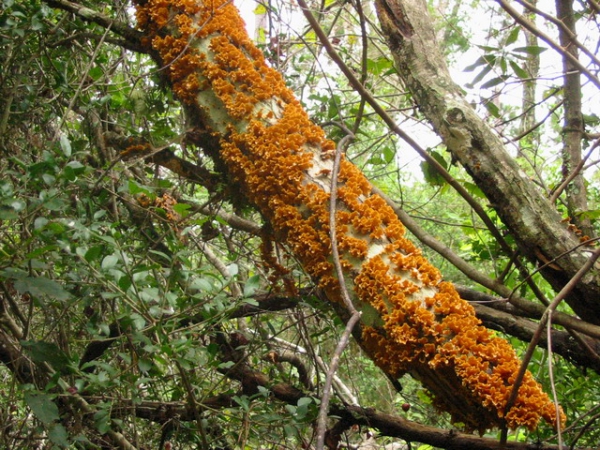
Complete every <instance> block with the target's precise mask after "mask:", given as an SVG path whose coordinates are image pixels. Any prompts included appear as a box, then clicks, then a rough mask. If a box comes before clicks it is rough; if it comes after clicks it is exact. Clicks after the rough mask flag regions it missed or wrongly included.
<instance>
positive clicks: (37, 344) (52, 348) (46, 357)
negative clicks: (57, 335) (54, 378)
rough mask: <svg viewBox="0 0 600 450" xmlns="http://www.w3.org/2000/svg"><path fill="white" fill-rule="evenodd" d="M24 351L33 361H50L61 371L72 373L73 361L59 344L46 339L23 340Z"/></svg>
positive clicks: (39, 362) (49, 362)
mask: <svg viewBox="0 0 600 450" xmlns="http://www.w3.org/2000/svg"><path fill="white" fill-rule="evenodd" d="M21 346H22V347H23V351H24V352H25V354H26V355H27V356H29V357H30V358H31V359H32V360H33V362H35V363H38V364H41V363H48V364H50V365H51V366H52V368H54V370H56V371H57V372H60V373H71V372H72V370H71V361H70V360H69V357H68V356H67V355H66V353H65V352H63V351H62V350H61V349H60V348H58V346H57V345H56V344H54V343H52V342H45V341H21Z"/></svg>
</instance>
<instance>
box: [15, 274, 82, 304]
mask: <svg viewBox="0 0 600 450" xmlns="http://www.w3.org/2000/svg"><path fill="white" fill-rule="evenodd" d="M15 288H16V289H17V290H18V291H19V292H21V293H24V292H29V293H30V294H31V295H34V296H36V297H39V296H42V295H46V296H48V297H50V298H53V299H55V300H59V301H65V300H68V299H69V298H70V297H71V294H69V292H67V291H66V290H65V289H63V287H62V286H61V285H60V284H58V283H57V282H56V281H54V280H51V279H49V278H46V277H23V278H21V279H19V280H17V281H15Z"/></svg>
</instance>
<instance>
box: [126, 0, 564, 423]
mask: <svg viewBox="0 0 600 450" xmlns="http://www.w3.org/2000/svg"><path fill="white" fill-rule="evenodd" d="M137 17H138V22H139V26H140V27H141V29H142V30H143V31H144V33H145V36H146V37H145V38H144V39H143V41H144V42H145V44H146V45H147V46H148V47H149V50H150V51H151V53H152V54H153V55H154V58H155V59H156V61H157V63H158V65H159V66H160V67H162V68H164V72H165V73H166V74H167V77H168V79H169V82H170V83H171V86H172V88H173V91H174V92H175V94H176V95H177V96H178V97H179V99H180V100H181V101H182V102H183V103H184V105H185V107H186V110H187V114H188V120H189V123H190V127H192V128H195V131H196V132H197V133H196V135H199V136H200V135H203V136H207V138H208V139H209V140H210V141H211V148H214V144H215V143H218V147H219V148H220V150H219V151H218V152H215V154H213V155H212V156H213V157H214V158H215V159H216V162H217V165H218V166H219V167H222V168H223V169H224V170H225V171H226V173H227V175H228V177H229V178H230V180H231V181H232V183H234V184H235V185H236V186H237V187H238V189H239V190H240V192H241V194H242V195H243V196H244V197H245V199H247V200H248V201H249V202H250V203H251V204H252V205H253V206H254V207H256V208H257V209H258V210H259V211H260V212H261V214H262V215H263V217H264V219H265V220H266V221H267V222H268V223H269V224H270V226H271V227H272V229H273V230H274V233H275V236H276V237H277V239H278V240H280V241H281V242H282V243H284V244H285V245H286V246H287V247H288V248H289V249H290V250H291V251H292V252H293V253H294V255H295V256H296V257H297V258H298V260H299V261H300V262H301V263H302V265H303V266H304V269H305V270H306V271H307V273H309V274H310V276H311V277H312V278H313V279H314V280H315V282H317V283H318V284H319V286H320V287H321V288H322V289H323V290H324V291H325V292H326V294H327V298H328V299H329V300H330V301H331V302H334V303H335V304H337V307H338V308H340V305H342V304H343V302H342V301H341V299H340V289H339V282H340V281H339V280H338V279H337V278H336V276H335V271H334V264H333V261H332V256H331V254H332V252H331V240H330V223H329V205H330V201H329V200H330V192H331V188H330V186H331V174H332V170H333V157H334V155H335V144H334V143H333V142H331V141H328V140H327V139H325V136H324V132H323V131H322V130H321V129H320V128H319V127H317V126H315V125H314V124H312V123H311V122H310V121H309V119H308V116H307V114H306V113H305V111H304V110H303V109H302V107H301V105H300V103H299V102H298V101H297V100H296V99H295V98H294V96H293V94H292V93H291V92H290V91H289V90H288V89H287V87H286V86H285V83H284V81H283V80H282V78H281V76H280V75H279V74H278V73H277V72H276V71H274V70H273V69H272V68H270V67H268V66H267V64H266V63H265V60H264V57H263V55H262V54H261V52H260V51H259V50H257V49H256V48H255V47H254V45H253V44H252V42H251V41H250V39H249V38H248V36H247V34H246V31H245V27H244V24H243V22H242V21H241V19H240V17H239V15H238V12H237V10H236V9H235V7H234V6H233V5H232V4H231V3H230V2H228V1H223V0H214V1H206V2H200V1H191V0H190V1H184V0H149V1H141V0H140V1H139V2H138V6H137ZM338 181H339V184H338V198H337V205H338V209H337V211H336V214H335V227H336V233H337V237H338V248H339V253H340V255H341V264H342V267H343V268H344V271H345V279H344V280H343V282H344V283H346V285H347V287H348V290H349V291H350V294H351V297H352V298H351V300H352V302H353V303H354V306H355V307H356V309H358V310H359V311H361V312H362V319H361V336H360V337H359V338H360V340H361V341H362V345H363V348H364V349H365V350H366V351H367V352H368V354H369V355H370V356H371V357H372V358H373V359H374V361H375V362H376V363H377V364H378V365H379V366H380V367H381V368H382V369H383V370H384V371H385V372H386V373H387V374H388V375H390V376H392V377H398V376H400V375H402V374H403V373H406V372H409V373H410V374H412V375H413V376H415V377H416V378H418V379H419V380H421V381H422V382H423V384H424V385H425V386H426V387H427V388H428V389H429V390H430V391H431V392H432V393H433V394H434V396H435V398H436V399H437V402H438V404H439V405H440V406H441V407H442V408H444V409H446V410H447V411H449V412H450V413H451V414H452V416H453V418H454V419H455V420H457V421H460V422H463V423H464V424H466V426H467V428H470V429H478V430H483V429H485V428H489V427H491V426H494V425H501V426H503V425H505V424H507V425H508V426H510V427H515V426H519V425H525V426H528V427H531V428H532V427H535V426H536V425H537V423H538V421H539V419H540V417H544V418H545V419H546V420H548V421H549V422H554V421H555V408H554V405H553V404H552V403H551V402H550V401H549V399H548V397H547V396H546V395H545V394H544V393H543V392H542V391H541V389H540V387H539V385H538V384H537V383H536V382H535V381H534V380H533V378H532V376H531V375H530V374H528V375H527V376H526V380H525V382H524V383H523V385H522V386H521V388H520V390H519V397H518V400H517V402H516V404H515V406H514V407H513V408H512V409H511V410H510V411H509V412H508V413H506V414H505V411H504V409H505V406H506V401H507V399H508V396H509V395H510V391H511V389H512V385H511V383H512V381H513V380H514V377H515V374H516V372H517V370H518V368H519V360H518V359H517V358H516V356H515V354H514V351H513V350H512V348H511V347H510V345H509V344H508V343H507V342H506V341H504V340H502V339H500V338H498V337H495V336H494V335H493V334H492V333H491V332H489V331H488V330H487V329H485V328H484V327H482V326H481V325H480V322H479V320H478V319H477V318H476V317H475V314H474V311H473V308H472V307H471V306H470V305H469V304H468V303H467V302H465V301H463V300H461V299H460V297H459V296H458V294H457V292H456V290H455V289H454V287H453V286H452V285H451V284H449V283H445V282H443V281H442V280H441V277H440V274H439V272H438V271H437V270H436V269H435V268H434V267H432V266H431V265H430V264H429V262H428V261H427V260H426V259H425V258H424V257H423V256H422V255H421V252H420V251H419V249H417V248H416V247H415V246H414V245H413V244H412V243H411V242H410V241H408V240H407V239H406V237H405V235H404V234H405V233H404V227H403V225H402V224H401V223H400V222H399V220H398V218H397V217H396V215H395V214H394V212H393V211H392V209H391V208H390V207H389V206H387V205H386V203H385V201H384V200H383V199H382V198H381V197H380V196H379V195H377V194H375V193H373V192H372V186H371V185H370V183H369V182H368V181H367V180H366V178H365V177H364V176H363V174H362V173H361V172H360V171H359V170H358V169H357V168H356V167H355V166H354V165H352V164H351V163H350V162H348V161H343V162H342V164H341V168H340V172H339V177H338Z"/></svg>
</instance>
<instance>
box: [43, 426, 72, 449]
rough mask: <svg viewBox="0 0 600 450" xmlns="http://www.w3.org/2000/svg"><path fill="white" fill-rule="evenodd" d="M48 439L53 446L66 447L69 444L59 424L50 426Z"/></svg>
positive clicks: (66, 434) (64, 431) (65, 433)
mask: <svg viewBox="0 0 600 450" xmlns="http://www.w3.org/2000/svg"><path fill="white" fill-rule="evenodd" d="M48 437H49V438H50V440H51V441H52V442H53V443H54V444H56V445H58V446H60V447H68V446H69V444H70V443H69V435H68V433H67V430H66V429H65V427H63V426H62V425H61V424H60V423H54V424H52V426H51V427H50V430H49V431H48Z"/></svg>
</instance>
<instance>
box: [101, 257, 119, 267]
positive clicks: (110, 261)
mask: <svg viewBox="0 0 600 450" xmlns="http://www.w3.org/2000/svg"><path fill="white" fill-rule="evenodd" d="M118 262H119V257H118V256H117V255H108V256H105V257H104V259H103V260H102V268H103V269H105V270H106V269H112V268H113V267H115V266H116V265H117V263H118Z"/></svg>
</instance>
